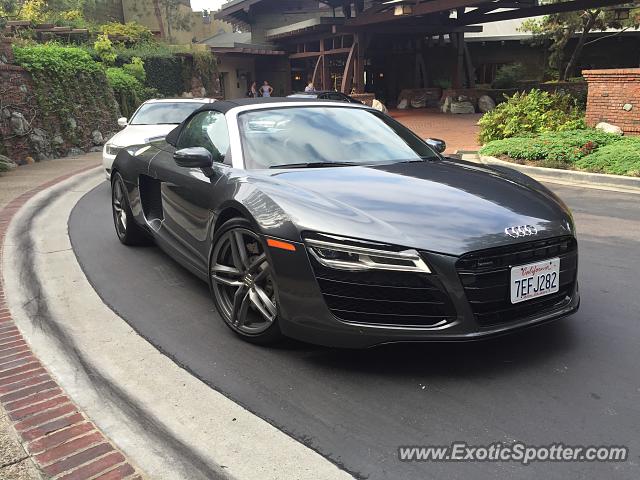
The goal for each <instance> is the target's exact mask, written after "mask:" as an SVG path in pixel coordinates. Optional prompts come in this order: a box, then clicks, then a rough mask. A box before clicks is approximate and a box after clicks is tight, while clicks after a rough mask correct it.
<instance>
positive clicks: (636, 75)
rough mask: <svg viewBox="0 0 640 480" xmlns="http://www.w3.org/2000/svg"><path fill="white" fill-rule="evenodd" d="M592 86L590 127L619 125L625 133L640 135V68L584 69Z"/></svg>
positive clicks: (588, 106) (589, 110)
mask: <svg viewBox="0 0 640 480" xmlns="http://www.w3.org/2000/svg"><path fill="white" fill-rule="evenodd" d="M582 74H583V75H584V77H585V78H586V79H587V82H588V84H589V92H588V96H587V115H586V117H587V124H589V125H590V126H594V125H596V124H597V123H600V122H606V123H611V124H613V125H616V126H618V127H620V128H622V130H623V131H624V133H626V134H634V135H639V134H640V68H625V69H612V70H584V71H583V72H582Z"/></svg>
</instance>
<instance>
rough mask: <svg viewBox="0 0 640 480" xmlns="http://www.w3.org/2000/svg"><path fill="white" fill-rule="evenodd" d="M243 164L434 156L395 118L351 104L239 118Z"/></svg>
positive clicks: (371, 162) (377, 161)
mask: <svg viewBox="0 0 640 480" xmlns="http://www.w3.org/2000/svg"><path fill="white" fill-rule="evenodd" d="M238 126H239V127H240V137H241V141H242V149H243V154H244V161H245V168H247V169H258V168H272V167H282V166H283V165H291V164H297V165H300V164H309V166H312V164H314V163H323V164H327V163H335V164H340V163H343V164H344V163H348V164H353V163H356V164H362V165H377V164H385V163H394V162H405V161H421V160H427V159H437V158H439V156H438V155H437V154H436V153H435V152H434V151H433V150H432V149H431V148H430V147H429V146H428V145H427V144H426V143H425V142H423V141H422V140H421V139H419V138H418V137H417V136H416V135H415V134H413V133H412V132H411V131H410V130H408V129H407V128H406V127H403V126H402V125H401V124H399V123H398V122H396V121H395V120H393V119H391V118H389V117H387V116H385V115H382V114H377V113H374V112H371V111H369V110H364V109H360V108H351V107H340V106H338V105H336V106H335V107H287V108H273V109H264V110H255V111H248V112H244V113H241V114H240V115H239V116H238Z"/></svg>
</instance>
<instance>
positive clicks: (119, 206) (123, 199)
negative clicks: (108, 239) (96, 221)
mask: <svg viewBox="0 0 640 480" xmlns="http://www.w3.org/2000/svg"><path fill="white" fill-rule="evenodd" d="M126 188H127V187H126V186H125V184H124V180H123V179H122V176H121V175H120V174H119V173H115V174H114V175H112V178H111V211H112V213H113V223H114V225H115V227H116V233H117V234H118V239H119V240H120V241H121V242H122V243H123V244H125V245H147V244H149V243H151V238H150V237H149V235H148V234H147V232H145V231H144V229H143V228H142V227H141V226H140V225H138V224H137V223H136V221H135V219H134V218H133V212H131V207H130V206H129V197H128V195H127V190H126Z"/></svg>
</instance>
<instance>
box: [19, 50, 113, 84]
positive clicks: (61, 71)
mask: <svg viewBox="0 0 640 480" xmlns="http://www.w3.org/2000/svg"><path fill="white" fill-rule="evenodd" d="M13 53H14V56H15V59H16V63H17V64H18V65H21V66H22V67H24V68H26V69H27V70H29V71H30V72H32V73H34V72H35V73H43V72H49V73H54V74H56V75H60V76H67V75H75V74H78V73H87V74H98V73H101V72H102V69H101V68H100V65H99V64H97V63H96V62H95V61H94V60H93V58H91V56H90V55H89V54H88V53H87V52H86V51H85V50H83V49H81V48H75V47H64V46H62V45H57V44H46V45H33V46H28V47H14V48H13Z"/></svg>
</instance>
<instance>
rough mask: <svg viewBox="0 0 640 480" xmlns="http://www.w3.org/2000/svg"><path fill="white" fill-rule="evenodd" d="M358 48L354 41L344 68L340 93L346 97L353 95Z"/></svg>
mask: <svg viewBox="0 0 640 480" xmlns="http://www.w3.org/2000/svg"><path fill="white" fill-rule="evenodd" d="M356 48H358V44H357V42H355V41H354V42H353V45H351V49H350V52H349V56H348V57H347V63H346V65H345V66H344V73H343V75H342V87H341V88H340V91H341V92H342V93H344V94H345V95H349V94H350V93H351V87H352V86H353V66H354V65H353V64H354V63H355V60H356V58H355V55H356Z"/></svg>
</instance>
